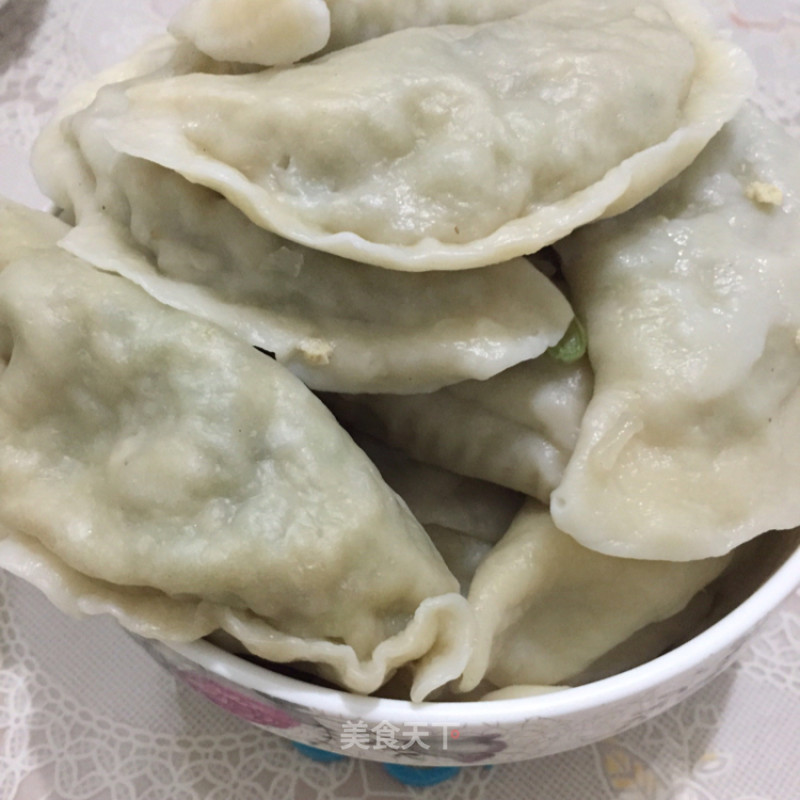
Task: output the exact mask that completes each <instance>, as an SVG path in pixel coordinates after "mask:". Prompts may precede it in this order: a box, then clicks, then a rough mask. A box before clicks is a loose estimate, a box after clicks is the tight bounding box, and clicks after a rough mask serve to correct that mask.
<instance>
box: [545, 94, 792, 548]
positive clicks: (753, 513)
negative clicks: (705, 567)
mask: <svg viewBox="0 0 800 800" xmlns="http://www.w3.org/2000/svg"><path fill="white" fill-rule="evenodd" d="M754 186H755V187H756V188H758V187H759V186H762V187H763V186H771V187H773V188H775V189H776V191H770V192H766V193H765V192H763V191H754V190H753V187H754ZM765 197H771V198H774V199H778V198H780V204H779V205H776V204H774V203H770V202H766V203H765V202H763V201H760V200H759V198H762V200H763V198H765ZM798 231H800V148H799V147H798V143H797V142H796V141H794V140H793V139H791V137H789V136H788V135H787V134H786V133H784V132H783V131H782V130H781V129H780V128H778V127H777V126H776V125H774V124H772V123H770V122H768V121H766V120H765V119H764V118H763V117H762V116H761V115H760V114H759V113H758V112H757V111H756V110H755V109H754V108H747V109H746V110H745V111H743V112H742V114H740V115H739V117H737V118H736V119H735V120H734V121H733V122H731V123H730V124H729V125H728V126H727V127H726V128H725V129H723V131H722V132H721V134H720V135H719V136H718V137H717V138H716V139H715V140H714V141H713V142H712V143H711V144H710V145H709V147H708V148H707V149H706V150H705V151H704V152H703V154H702V155H701V156H700V157H699V158H698V159H697V161H696V162H695V163H694V164H693V165H692V166H691V167H690V168H689V169H688V170H686V171H685V172H684V173H683V174H682V175H681V176H679V177H678V178H677V179H676V180H675V181H673V182H672V183H670V184H669V185H667V186H665V187H664V188H663V189H662V190H661V191H659V192H658V193H657V194H656V195H654V196H653V197H652V198H650V199H649V200H648V201H647V202H645V203H643V204H641V205H640V206H638V207H637V208H635V209H633V210H631V211H630V212H628V213H627V214H625V215H623V216H621V217H618V218H617V219H614V220H609V221H606V222H603V223H599V224H597V225H594V226H589V227H587V228H585V229H583V230H582V231H578V232H576V233H575V234H574V235H573V236H572V237H570V238H569V239H567V240H565V241H564V242H562V243H560V244H559V246H558V250H559V252H560V254H561V256H562V260H563V269H564V274H565V276H566V278H567V281H568V283H569V285H570V289H571V296H572V299H573V302H574V303H575V304H576V306H577V311H578V314H579V315H580V317H581V318H582V319H583V320H584V321H585V324H586V327H587V331H588V341H589V358H590V361H591V364H592V367H593V369H594V372H595V392H594V396H593V397H592V400H591V402H590V403H589V407H588V409H587V412H586V415H585V416H584V419H583V423H582V426H581V431H580V434H579V437H578V442H577V445H576V448H575V452H574V454H573V456H572V459H571V460H570V462H569V464H568V465H567V469H566V472H565V476H564V480H563V482H562V483H561V485H560V486H559V487H558V489H556V491H555V492H554V493H553V496H552V504H551V507H552V513H553V518H554V520H555V522H556V524H557V525H558V526H559V527H560V528H561V529H562V530H564V531H566V532H568V533H569V534H571V535H572V536H574V537H575V538H576V539H577V540H578V541H579V542H581V543H582V544H584V545H585V546H587V547H591V548H593V549H596V550H599V551H601V552H604V553H609V554H612V555H617V556H622V557H627V558H649V559H652V558H664V559H672V560H689V559H698V558H705V557H707V556H712V555H719V554H721V553H726V552H729V551H730V550H731V549H732V548H733V547H735V546H736V545H738V544H739V543H741V542H744V541H746V540H748V539H751V538H752V537H754V536H756V535H758V534H760V533H762V532H764V531H767V530H771V529H784V528H792V527H795V526H796V525H797V524H798V523H800V495H798V492H797V484H798V480H800V442H799V441H798V434H799V432H800V350H799V349H798V330H800V270H798V251H800V235H799V234H798Z"/></svg>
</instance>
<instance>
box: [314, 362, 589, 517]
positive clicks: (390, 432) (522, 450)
mask: <svg viewBox="0 0 800 800" xmlns="http://www.w3.org/2000/svg"><path fill="white" fill-rule="evenodd" d="M591 393H592V374H591V369H590V368H589V365H588V362H587V360H586V359H585V358H584V359H581V360H579V361H576V362H574V363H572V364H564V363H561V362H559V361H557V360H556V359H554V358H551V357H550V356H549V355H545V356H542V357H540V358H537V359H535V360H533V361H526V362H524V363H522V364H518V365H517V366H515V367H512V368H511V369H508V370H506V371H505V372H502V373H500V374H499V375H496V376H494V377H493V378H490V379H488V380H485V381H464V382H463V383H458V384H455V385H453V386H447V387H445V388H443V389H440V390H439V391H437V392H430V393H427V394H414V395H402V396H401V395H333V396H332V395H325V397H324V399H325V402H326V403H327V404H328V405H329V406H330V408H331V409H333V411H334V413H335V414H336V415H337V417H338V418H339V419H341V420H342V421H344V422H345V423H346V424H347V425H350V426H352V427H353V428H355V429H357V430H362V431H364V432H366V433H368V434H370V435H371V436H374V437H375V438H377V439H380V440H382V441H384V442H386V443H388V444H390V445H392V446H393V447H397V448H398V449H400V450H402V451H403V452H405V453H408V454H409V455H410V456H412V457H413V458H415V459H417V460H418V461H422V462H426V463H429V464H434V465H436V466H439V467H442V468H443V469H447V470H450V471H451V472H455V473H458V474H460V475H467V476H470V477H473V478H480V479H482V480H485V481H489V482H491V483H496V484H499V485H500V486H506V487H508V488H511V489H515V490H517V491H519V492H522V493H523V494H527V495H530V496H532V497H536V498H538V499H540V500H542V501H544V502H546V501H547V499H548V498H549V496H550V492H551V491H552V490H553V489H554V488H555V487H556V486H557V485H558V484H559V482H560V481H561V478H562V475H563V472H564V468H565V466H566V464H567V461H568V460H569V457H570V455H571V454H572V449H573V448H574V446H575V442H576V440H577V438H578V431H579V429H580V424H581V419H582V417H583V413H584V411H585V409H586V406H587V404H588V402H589V398H590V397H591Z"/></svg>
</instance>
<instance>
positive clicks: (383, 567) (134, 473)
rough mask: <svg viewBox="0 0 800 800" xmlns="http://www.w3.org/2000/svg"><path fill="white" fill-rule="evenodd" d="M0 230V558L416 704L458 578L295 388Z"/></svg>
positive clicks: (59, 590)
mask: <svg viewBox="0 0 800 800" xmlns="http://www.w3.org/2000/svg"><path fill="white" fill-rule="evenodd" d="M29 213H30V214H31V215H32V218H35V216H36V215H35V214H34V212H29ZM15 215H16V216H24V212H23V211H22V210H21V209H12V210H11V211H10V212H9V211H8V210H4V211H3V212H2V214H1V215H0V219H3V220H7V219H8V218H9V217H11V218H13V217H14V216H15ZM43 216H44V215H42V217H40V218H39V219H43ZM36 224H37V223H36V222H35V219H34V223H33V224H31V225H29V226H28V227H29V229H31V230H32V229H34V228H35V227H36ZM42 224H43V226H44V227H45V228H47V227H48V226H49V224H50V223H49V222H48V223H44V222H42ZM7 233H8V231H7V229H6V227H4V228H3V230H2V231H0V239H2V240H3V241H11V243H12V244H11V245H10V246H9V245H0V255H2V256H3V258H4V259H5V258H7V257H8V258H12V257H13V259H14V260H11V262H10V263H9V264H7V265H6V266H5V268H4V269H3V270H2V272H0V362H1V363H2V372H0V527H1V528H2V530H3V531H5V532H7V533H6V534H5V536H4V542H3V552H4V553H6V555H8V559H6V560H4V562H3V565H4V566H6V567H7V568H9V569H11V570H12V571H15V572H18V573H20V574H23V575H24V576H25V577H28V578H29V579H30V578H31V577H33V578H34V579H35V582H36V583H37V585H38V586H39V587H40V588H42V589H43V590H44V591H45V592H47V594H48V595H49V596H50V597H51V598H53V599H54V600H55V601H56V602H59V603H60V604H61V605H62V607H65V608H67V609H68V610H80V611H91V610H92V609H93V608H94V609H97V610H102V611H107V612H109V613H112V614H114V615H115V616H117V618H118V619H120V621H122V622H123V623H125V624H127V625H129V627H132V628H133V629H134V630H137V631H138V632H140V633H145V634H146V635H150V636H156V637H159V638H162V637H163V638H179V639H193V638H196V637H197V636H198V635H204V634H206V633H209V632H210V631H212V630H214V629H216V628H221V629H223V630H226V631H228V632H229V633H232V634H233V635H235V636H239V637H240V638H241V640H242V642H243V643H244V645H245V646H246V647H247V648H248V649H249V650H250V651H251V652H253V653H255V654H256V655H259V656H262V657H264V658H268V659H273V660H280V661H295V660H311V661H318V662H319V663H320V665H321V671H323V672H324V673H325V674H326V675H329V676H331V677H333V678H335V679H336V680H337V681H338V682H340V683H341V684H342V685H344V686H345V687H347V688H349V689H352V690H354V691H358V692H372V691H374V690H376V689H377V688H378V687H379V686H380V685H381V684H382V683H383V682H384V681H385V680H386V679H387V678H388V677H390V675H391V673H392V672H393V671H394V670H395V669H396V668H397V667H399V666H401V665H408V666H410V667H411V668H412V669H415V683H414V689H413V692H412V695H413V698H414V699H417V700H418V699H421V698H422V697H423V696H424V694H426V693H428V692H429V691H430V690H431V689H432V688H434V686H435V685H438V684H439V683H443V682H446V681H448V680H450V679H452V678H454V677H456V676H457V675H458V674H459V673H460V671H461V668H462V667H463V664H464V662H465V659H466V657H467V655H468V653H469V649H470V645H471V628H470V624H471V616H470V612H469V609H468V608H467V606H466V603H465V601H464V599H463V598H462V597H461V596H460V595H459V594H458V593H457V592H458V583H457V581H456V580H455V578H454V577H453V575H452V574H451V573H450V572H449V570H448V569H447V567H446V566H445V564H444V562H443V560H442V559H441V557H440V556H439V554H438V553H437V551H436V549H435V548H434V546H433V544H432V543H431V541H430V539H429V538H428V536H427V534H426V533H425V531H424V530H423V528H422V527H421V526H420V525H419V523H418V522H417V521H416V520H415V519H414V518H413V516H412V515H411V514H410V513H409V511H408V509H407V507H406V506H405V504H404V503H402V501H400V500H399V499H398V498H397V496H396V495H395V494H394V493H393V492H391V490H390V489H388V487H387V486H386V484H385V483H384V482H383V480H382V479H381V477H380V475H379V473H378V471H377V469H376V468H375V467H374V466H373V465H372V463H371V462H370V461H369V460H368V459H367V458H366V456H365V455H364V454H363V452H362V451H361V450H360V449H359V448H358V447H357V446H356V445H355V444H354V443H353V441H352V440H351V439H350V438H349V436H348V435H347V434H346V433H345V432H344V431H343V430H342V429H341V428H340V427H339V426H338V424H337V423H336V422H335V420H334V419H333V417H332V416H331V415H330V413H329V412H328V411H327V409H325V407H324V406H323V405H322V404H321V403H320V402H319V400H317V398H316V397H314V396H313V395H312V394H311V393H310V392H309V391H308V390H307V389H306V388H305V386H303V384H302V383H300V381H299V380H297V379H296V378H295V377H293V376H292V375H291V374H290V373H289V372H287V371H286V370H285V369H284V368H283V367H281V366H280V365H279V364H277V363H276V362H275V361H273V360H272V359H270V358H268V357H266V356H264V355H262V354H260V353H258V352H257V351H256V350H255V349H253V348H252V347H250V346H248V345H246V344H244V343H242V342H241V341H239V340H238V339H235V338H233V337H231V336H230V335H228V334H227V333H225V332H224V331H223V330H222V329H220V328H218V327H216V326H214V325H212V324H210V323H207V322H205V321H203V320H201V319H199V318H196V317H192V316H191V315H188V314H186V313H183V312H179V311H176V310H174V309H170V308H167V307H165V306H162V305H160V304H159V303H157V302H156V301H155V300H153V299H152V298H150V297H149V296H148V295H147V294H145V293H144V292H142V291H141V290H140V289H139V288H137V287H135V286H134V285H133V284H131V283H129V282H128V281H126V280H124V279H122V278H120V277H118V276H114V275H108V274H104V273H102V272H99V271H97V270H94V269H93V268H91V267H89V266H87V265H86V264H83V263H81V262H79V261H78V260H77V259H76V258H74V257H73V256H71V255H69V254H67V253H64V252H63V251H61V250H60V249H58V248H50V249H46V248H42V247H35V248H32V249H31V250H30V252H28V253H27V254H25V253H23V252H22V251H23V250H24V248H23V247H21V246H20V245H19V241H20V240H21V239H24V238H25V237H26V236H27V234H26V233H25V231H24V230H23V232H22V234H19V233H16V234H14V233H12V234H11V236H10V238H9V237H8V236H7ZM47 237H50V238H52V231H49V230H48V231H46V232H45V238H47ZM26 553H27V554H28V556H29V557H28V559H27V561H26V559H25V558H24V555H25V554H26ZM21 555H22V556H23V557H21ZM75 592H77V596H76V597H73V594H74V593H75ZM70 597H72V598H73V599H72V600H70ZM332 597H335V598H336V602H335V603H332V602H331V598H332Z"/></svg>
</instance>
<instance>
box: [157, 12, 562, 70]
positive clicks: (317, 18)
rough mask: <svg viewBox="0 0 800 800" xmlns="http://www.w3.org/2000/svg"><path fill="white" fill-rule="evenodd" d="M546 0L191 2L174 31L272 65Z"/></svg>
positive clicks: (228, 56)
mask: <svg viewBox="0 0 800 800" xmlns="http://www.w3.org/2000/svg"><path fill="white" fill-rule="evenodd" d="M545 1H546V0H471V1H470V2H465V1H464V0H446V2H443V1H442V0H436V2H431V0H404V2H401V3H398V2H397V0H190V2H188V3H186V5H185V6H183V7H182V8H181V9H180V10H179V11H178V12H177V13H176V14H175V16H174V17H173V18H172V20H171V21H170V25H169V29H170V31H171V32H172V33H173V34H175V36H177V37H179V38H181V39H186V40H188V41H190V42H192V44H193V45H194V46H195V47H197V48H198V49H199V50H201V51H202V52H203V53H207V54H208V55H209V56H211V57H212V58H215V59H217V60H220V61H237V62H243V63H247V64H260V65H263V66H273V65H276V64H290V63H292V62H295V61H299V60H300V59H303V58H306V57H308V56H310V55H313V54H315V53H319V52H329V51H331V50H339V49H341V48H342V47H347V46H349V45H351V44H357V43H358V42H363V41H365V40H367V39H373V38H375V37H376V36H382V35H383V34H385V33H390V32H392V31H397V30H402V29H403V28H415V27H419V28H423V27H424V28H427V27H430V26H431V25H443V24H461V25H463V24H475V23H476V22H487V21H489V20H494V19H503V18H505V17H509V16H511V15H513V14H518V13H519V12H520V11H523V10H525V9H527V8H530V7H532V6H533V5H536V4H541V3H542V2H545Z"/></svg>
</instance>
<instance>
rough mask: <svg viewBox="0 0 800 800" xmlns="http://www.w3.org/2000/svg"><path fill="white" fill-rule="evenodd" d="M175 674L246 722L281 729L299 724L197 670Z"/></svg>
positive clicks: (279, 710)
mask: <svg viewBox="0 0 800 800" xmlns="http://www.w3.org/2000/svg"><path fill="white" fill-rule="evenodd" d="M177 674H178V676H179V677H180V678H181V679H183V680H184V681H186V683H187V684H189V686H191V687H192V688H193V689H195V690H196V691H198V692H200V694H202V695H205V696H206V697H207V698H208V699H209V700H210V701H211V702H212V703H215V704H216V705H218V706H220V707H221V708H224V709H225V710H226V711H230V712H231V713H232V714H235V715H236V716H237V717H240V718H241V719H245V720H247V721H248V722H253V723H255V724H256V725H265V726H267V727H270V728H280V729H281V730H286V729H288V728H295V727H297V726H298V725H300V724H301V723H300V722H299V721H298V720H296V719H294V717H292V716H290V715H289V714H287V713H286V712H285V711H283V710H281V709H279V708H275V707H274V706H271V705H268V704H267V703H264V702H261V701H260V700H257V699H256V698H254V697H250V696H249V695H247V694H245V693H244V692H242V691H240V690H237V689H232V688H229V687H227V686H223V685H222V684H221V683H219V682H218V681H216V680H212V679H210V678H207V677H206V676H205V675H202V674H201V673H199V672H189V671H184V670H180V671H178V673H177Z"/></svg>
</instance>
